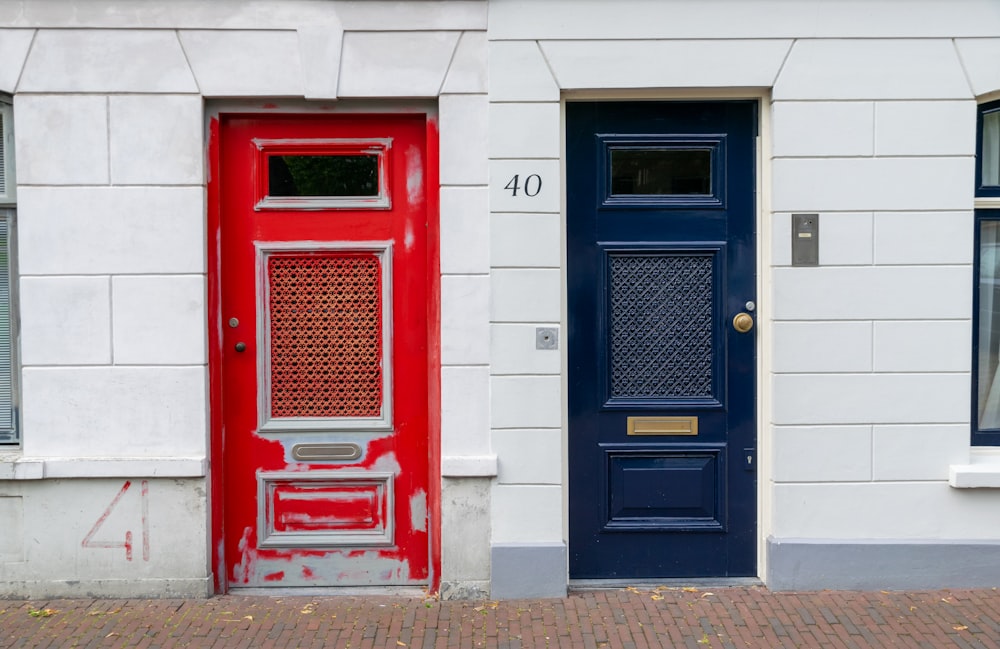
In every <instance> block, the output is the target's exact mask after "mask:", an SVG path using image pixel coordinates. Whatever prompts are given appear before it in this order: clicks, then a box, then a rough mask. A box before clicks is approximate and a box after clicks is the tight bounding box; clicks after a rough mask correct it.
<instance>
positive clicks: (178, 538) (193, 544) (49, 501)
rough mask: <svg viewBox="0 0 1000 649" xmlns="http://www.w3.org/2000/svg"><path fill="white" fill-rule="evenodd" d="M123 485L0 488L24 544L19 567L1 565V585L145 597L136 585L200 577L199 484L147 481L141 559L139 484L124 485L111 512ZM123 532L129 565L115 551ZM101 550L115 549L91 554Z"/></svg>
mask: <svg viewBox="0 0 1000 649" xmlns="http://www.w3.org/2000/svg"><path fill="white" fill-rule="evenodd" d="M124 484H125V480H122V479H96V480H44V481H31V482H20V483H18V484H17V485H15V486H11V485H8V486H6V487H2V489H3V490H4V491H5V492H8V493H3V494H2V495H3V496H6V497H3V498H0V500H15V499H16V500H20V501H22V504H23V507H22V508H21V513H22V519H21V521H22V523H21V524H22V528H21V530H22V533H23V535H24V539H25V540H26V541H27V542H25V543H23V558H24V561H23V562H17V561H12V562H3V561H2V558H0V570H2V572H3V576H4V581H5V582H7V581H11V582H17V581H19V580H44V579H51V580H62V579H67V578H69V577H72V578H74V579H76V580H80V581H84V582H86V581H90V580H106V579H112V580H123V581H125V580H132V581H133V582H135V583H134V585H133V589H134V591H133V592H135V593H136V594H140V593H145V594H147V595H148V594H150V593H154V592H156V586H154V585H151V584H150V583H149V582H146V583H143V580H154V579H182V578H190V579H204V578H205V577H207V576H208V573H207V566H208V557H207V547H208V546H207V544H206V543H205V538H206V534H207V529H206V523H207V520H208V513H207V511H206V503H207V501H206V498H205V481H204V480H203V479H191V480H174V479H171V480H148V481H146V485H147V503H148V504H147V511H148V516H147V518H146V519H145V523H146V526H145V529H146V530H148V537H147V539H148V547H149V552H148V558H147V557H146V556H144V551H143V546H144V542H143V530H144V526H143V522H144V521H143V508H142V500H143V496H142V486H143V484H142V481H139V480H132V481H130V485H129V488H128V489H126V490H125V492H124V493H123V494H122V497H121V499H120V500H119V501H118V502H117V504H116V505H115V506H114V507H113V508H111V507H110V505H111V502H112V500H114V498H115V496H116V495H118V494H119V493H121V491H122V488H123V486H124ZM11 489H13V490H14V491H13V492H12V493H11V492H10V490H11ZM67 512H72V513H73V515H67ZM106 512H107V513H108V516H107V518H106V519H105V520H104V521H103V523H101V524H100V526H99V527H98V529H97V530H96V532H95V533H94V534H93V536H92V537H91V539H90V542H89V543H88V544H87V546H84V544H83V543H84V539H86V538H87V536H88V534H89V533H90V532H91V531H92V530H93V529H94V527H95V526H97V524H98V521H99V519H100V518H101V516H102V515H103V514H105V513H106ZM4 518H7V517H4ZM53 521H58V529H54V528H53ZM2 522H5V521H3V519H0V523H2ZM4 529H5V531H6V530H9V529H10V528H8V527H6V526H5V527H4ZM126 532H131V533H132V543H133V547H132V558H131V560H129V559H128V558H127V556H126V552H125V548H124V547H121V545H122V544H123V541H124V539H125V533H126ZM102 542H104V543H107V542H112V543H118V544H119V547H109V548H102V547H93V546H94V545H98V544H99V543H102ZM0 557H2V555H0ZM164 590H166V589H165V588H161V592H162V591H164ZM192 594H193V593H192ZM202 594H204V593H202ZM81 595H82V593H81Z"/></svg>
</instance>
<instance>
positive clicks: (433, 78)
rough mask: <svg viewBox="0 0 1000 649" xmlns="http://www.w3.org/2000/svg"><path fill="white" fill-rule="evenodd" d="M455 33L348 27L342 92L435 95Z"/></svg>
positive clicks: (395, 95) (342, 66) (442, 76)
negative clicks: (350, 28) (359, 30)
mask: <svg viewBox="0 0 1000 649" xmlns="http://www.w3.org/2000/svg"><path fill="white" fill-rule="evenodd" d="M459 36H460V34H459V33H457V32H447V31H440V32H420V31H412V32H347V33H345V34H344V49H343V55H342V57H341V67H340V90H339V95H340V96H341V97H436V96H437V94H438V92H439V91H440V90H441V86H442V83H443V82H444V78H445V74H446V73H447V72H448V66H449V65H450V63H451V59H452V55H453V53H454V52H455V46H456V45H457V44H458V38H459Z"/></svg>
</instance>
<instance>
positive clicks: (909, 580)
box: [766, 537, 1000, 590]
mask: <svg viewBox="0 0 1000 649" xmlns="http://www.w3.org/2000/svg"><path fill="white" fill-rule="evenodd" d="M767 557H768V559H767V580H766V582H767V586H768V588H770V589H771V590H823V589H832V590H907V589H909V590H917V589H936V588H984V587H985V588H989V587H994V586H1000V541H997V542H991V541H981V540H969V541H962V540H959V541H919V540H907V539H900V540H895V539H893V540H885V541H882V540H868V539H859V540H854V539H846V540H845V539H775V538H773V537H772V538H768V540H767Z"/></svg>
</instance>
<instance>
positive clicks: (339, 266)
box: [267, 252, 383, 417]
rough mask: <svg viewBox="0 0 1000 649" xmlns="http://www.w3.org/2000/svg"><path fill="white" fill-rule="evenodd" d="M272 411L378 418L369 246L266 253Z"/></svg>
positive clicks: (378, 273) (378, 310) (378, 308)
mask: <svg viewBox="0 0 1000 649" xmlns="http://www.w3.org/2000/svg"><path fill="white" fill-rule="evenodd" d="M267 270H268V288H269V290H270V305H269V311H270V334H271V416H272V417H378V416H379V415H380V414H381V408H382V396H383V395H382V372H383V369H382V269H381V263H380V260H379V258H378V256H377V255H375V254H374V253H367V252H364V253H354V252H329V253H313V254H301V255H274V256H271V257H269V258H268V269H267Z"/></svg>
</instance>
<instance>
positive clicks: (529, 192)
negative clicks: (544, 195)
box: [504, 174, 542, 198]
mask: <svg viewBox="0 0 1000 649" xmlns="http://www.w3.org/2000/svg"><path fill="white" fill-rule="evenodd" d="M504 189H506V190H508V191H509V192H510V195H511V196H517V193H518V192H522V193H523V194H524V195H525V196H527V197H528V198H534V197H535V196H538V192H540V191H542V177H541V176H539V175H538V174H531V175H530V176H525V178H524V184H523V185H522V184H521V174H514V177H513V178H511V179H510V182H508V183H507V184H506V185H504Z"/></svg>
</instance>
